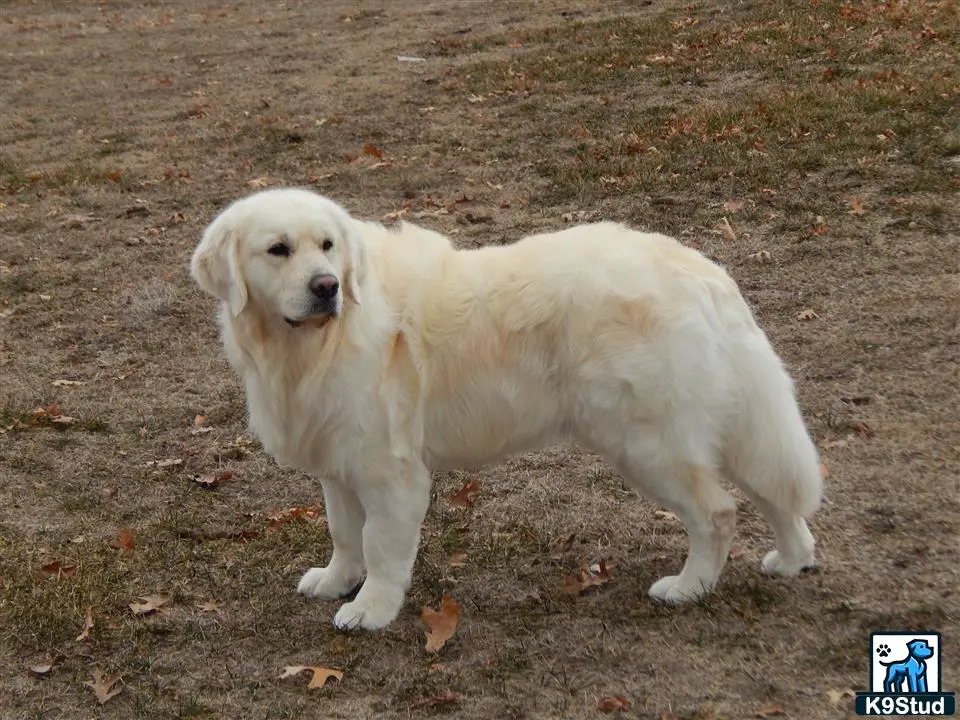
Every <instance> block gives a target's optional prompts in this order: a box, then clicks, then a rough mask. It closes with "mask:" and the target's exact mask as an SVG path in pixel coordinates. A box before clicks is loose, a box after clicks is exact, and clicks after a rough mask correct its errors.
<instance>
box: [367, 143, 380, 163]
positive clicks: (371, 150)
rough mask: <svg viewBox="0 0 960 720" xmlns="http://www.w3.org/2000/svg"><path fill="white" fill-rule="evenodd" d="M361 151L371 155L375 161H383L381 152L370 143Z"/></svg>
mask: <svg viewBox="0 0 960 720" xmlns="http://www.w3.org/2000/svg"><path fill="white" fill-rule="evenodd" d="M362 150H363V152H364V153H365V154H367V155H372V156H373V157H375V158H376V159H377V160H383V150H381V149H380V148H378V147H377V146H376V145H374V144H372V143H367V144H366V145H364V146H363V148H362Z"/></svg>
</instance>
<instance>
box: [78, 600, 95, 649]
mask: <svg viewBox="0 0 960 720" xmlns="http://www.w3.org/2000/svg"><path fill="white" fill-rule="evenodd" d="M92 631H93V606H92V605H91V606H90V607H88V608H87V610H86V612H84V613H83V632H81V633H80V634H79V635H77V639H76V640H75V641H74V642H83V641H84V640H86V639H87V638H88V637H90V633H91V632H92Z"/></svg>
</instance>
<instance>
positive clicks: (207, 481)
mask: <svg viewBox="0 0 960 720" xmlns="http://www.w3.org/2000/svg"><path fill="white" fill-rule="evenodd" d="M232 477H233V473H232V472H231V471H230V470H226V471H224V472H222V473H217V474H216V475H213V474H211V475H194V476H193V477H192V478H190V479H191V480H193V481H194V482H195V483H196V484H197V485H199V486H200V487H205V488H213V487H216V486H217V485H219V484H220V483H224V482H226V481H227V480H229V479H230V478H232Z"/></svg>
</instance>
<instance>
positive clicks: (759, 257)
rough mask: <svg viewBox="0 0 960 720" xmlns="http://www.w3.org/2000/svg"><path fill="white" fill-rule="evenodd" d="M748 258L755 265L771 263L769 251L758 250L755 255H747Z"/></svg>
mask: <svg viewBox="0 0 960 720" xmlns="http://www.w3.org/2000/svg"><path fill="white" fill-rule="evenodd" d="M747 258H748V259H750V260H752V261H753V262H755V263H766V262H770V260H771V256H770V251H769V250H758V251H757V252H755V253H750V254H749V255H747Z"/></svg>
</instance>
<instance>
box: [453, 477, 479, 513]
mask: <svg viewBox="0 0 960 720" xmlns="http://www.w3.org/2000/svg"><path fill="white" fill-rule="evenodd" d="M479 491H480V483H479V482H477V481H476V480H468V481H467V482H466V483H465V484H464V486H463V487H462V488H460V489H459V490H458V491H457V492H456V493H454V494H453V495H452V496H451V497H450V504H451V505H460V506H462V507H473V495H474V494H475V493H477V492H479Z"/></svg>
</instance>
